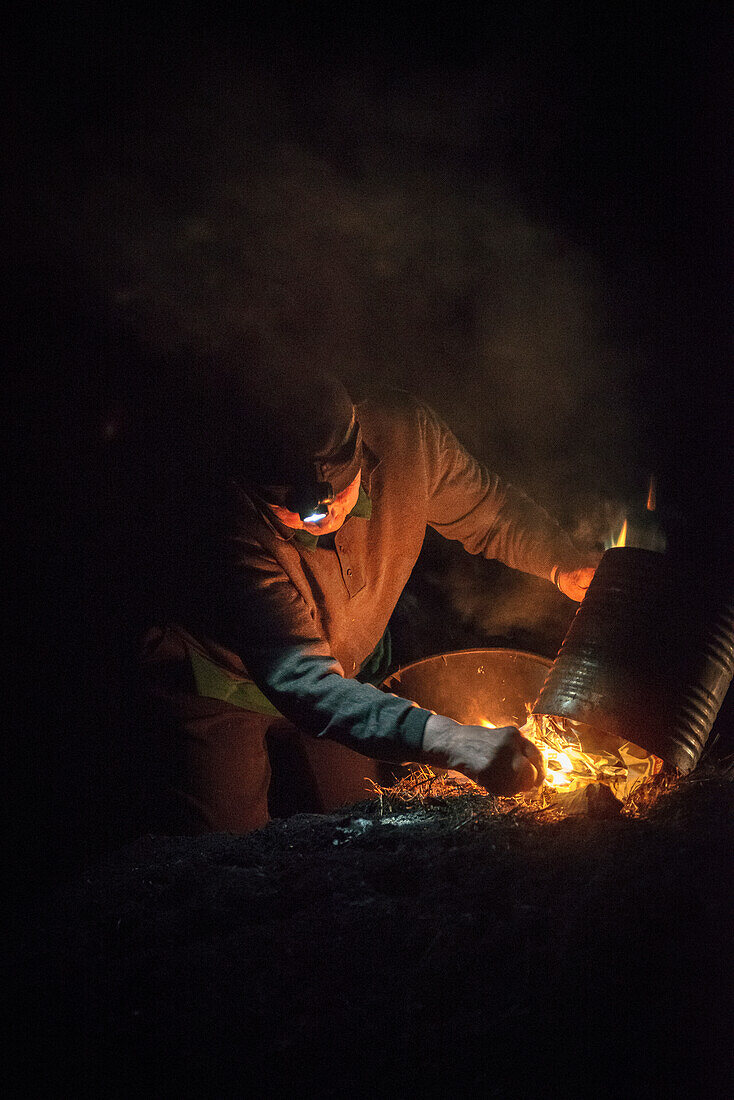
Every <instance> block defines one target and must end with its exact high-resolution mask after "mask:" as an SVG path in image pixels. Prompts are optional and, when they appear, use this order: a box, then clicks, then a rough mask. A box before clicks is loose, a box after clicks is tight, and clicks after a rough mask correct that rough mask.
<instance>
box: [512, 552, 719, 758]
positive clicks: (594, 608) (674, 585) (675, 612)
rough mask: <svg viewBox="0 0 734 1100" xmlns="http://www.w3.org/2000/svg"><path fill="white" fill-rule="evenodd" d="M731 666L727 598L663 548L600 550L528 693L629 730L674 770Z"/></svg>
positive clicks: (692, 753) (693, 743) (700, 733)
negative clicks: (558, 641) (544, 669)
mask: <svg viewBox="0 0 734 1100" xmlns="http://www.w3.org/2000/svg"><path fill="white" fill-rule="evenodd" d="M733 674H734V601H732V600H731V598H726V597H725V596H722V594H721V593H720V592H710V591H707V590H706V588H705V586H696V585H693V584H692V583H691V579H690V577H687V576H685V575H682V574H681V572H680V571H679V569H678V567H677V566H676V564H675V562H673V561H671V560H670V559H668V558H667V557H666V556H665V555H663V554H657V553H655V552H653V551H649V550H640V549H637V548H615V549H612V550H608V551H607V552H606V554H605V555H604V557H603V558H602V560H601V563H600V564H599V567H598V569H597V571H596V575H595V577H594V579H593V581H592V583H591V585H590V587H589V590H588V593H587V595H586V598H585V600H584V601H583V603H582V604H581V605H580V606H579V609H578V611H577V613H576V615H575V617H574V619H573V621H572V623H571V626H570V628H569V630H568V633H567V635H566V637H565V639H564V641H563V645H562V646H561V649H560V651H559V653H558V656H557V658H556V660H555V662H554V663H553V665H552V668H551V670H550V672H549V674H548V677H547V679H546V681H545V683H544V684H543V686H542V689H541V691H540V693H539V696H538V699H537V700H536V702H535V705H534V707H533V710H534V711H535V713H537V714H553V715H559V716H562V717H566V718H573V719H574V720H575V721H578V722H583V723H585V724H587V725H589V726H592V727H594V728H596V729H598V730H600V731H603V732H605V733H612V734H616V735H617V736H619V737H623V738H625V739H629V740H631V741H633V742H635V743H636V744H638V745H641V746H642V747H643V748H646V749H647V750H648V751H650V752H653V753H655V755H656V756H659V757H660V758H661V759H662V760H664V761H665V763H666V764H669V765H673V766H674V767H676V768H678V769H680V771H681V772H683V773H687V772H689V771H691V770H692V769H693V768H694V767H695V765H696V763H697V762H698V759H699V757H700V755H701V752H702V751H703V748H704V745H705V744H706V741H707V739H708V736H709V733H710V732H711V727H712V725H713V723H714V720H715V718H716V715H717V714H718V712H719V709H720V707H721V704H722V702H723V699H724V696H725V694H726V691H727V689H728V687H729V684H730V682H731V679H732V675H733Z"/></svg>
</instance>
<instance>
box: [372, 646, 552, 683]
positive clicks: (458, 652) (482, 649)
mask: <svg viewBox="0 0 734 1100" xmlns="http://www.w3.org/2000/svg"><path fill="white" fill-rule="evenodd" d="M472 653H509V654H511V655H512V656H513V657H532V658H533V660H535V661H539V662H540V663H541V664H543V665H545V667H546V668H552V667H553V660H552V659H551V658H550V657H543V656H542V654H540V653H532V652H531V651H530V650H529V649H513V648H512V647H510V646H476V647H474V648H472V649H452V650H450V651H449V652H447V653H433V654H431V656H429V657H420V658H419V659H418V660H417V661H410V663H409V664H407V665H401V666H400V668H397V669H395V671H394V672H391V673H389V675H387V676H386V677H385V679H384V680H383V681H382V686H383V687H384V685H385V684H386V683H387V682H388V680H392V679H393V677H396V676H401V675H402V674H403V673H404V672H407V671H408V669H412V668H417V667H418V666H419V665H423V664H426V663H427V662H428V661H435V660H438V658H440V657H444V658H446V657H466V656H468V655H469V654H472Z"/></svg>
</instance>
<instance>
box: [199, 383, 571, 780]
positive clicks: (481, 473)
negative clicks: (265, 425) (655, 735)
mask: <svg viewBox="0 0 734 1100" xmlns="http://www.w3.org/2000/svg"><path fill="white" fill-rule="evenodd" d="M357 415H358V418H359V422H360V424H361V426H362V433H363V439H364V443H365V455H364V462H363V467H362V482H363V485H364V487H365V489H366V490H367V493H368V494H369V497H370V499H371V502H372V513H371V516H370V517H369V518H368V519H365V518H357V517H356V516H352V517H350V518H349V519H348V520H347V521H346V523H345V524H344V526H343V527H342V528H341V530H340V531H338V532H337V534H336V536H335V538H334V540H333V547H330V548H327V546H325V545H323V540H320V543H319V545H318V546H317V547H316V549H308V548H307V547H305V546H304V545H302V544H301V543H300V542H299V540H298V539H297V538H296V537H295V533H294V532H293V531H292V530H290V529H288V528H286V527H284V526H282V525H281V524H280V523H278V521H277V520H275V519H274V517H272V514H270V513H267V512H266V511H264V510H263V509H262V508H261V507H259V506H258V504H257V503H256V502H255V501H254V500H253V499H252V497H251V496H250V495H248V493H247V491H246V489H245V488H244V487H243V486H242V485H239V484H237V483H233V484H232V485H230V490H229V499H228V504H227V506H226V507H227V510H228V512H227V514H226V515H225V516H224V517H223V518H224V520H225V522H224V525H223V528H222V537H221V538H220V539H219V540H218V549H217V550H216V551H215V556H214V557H213V558H212V557H209V559H208V561H207V562H206V563H205V564H202V565H201V567H200V569H201V570H203V571H204V572H206V573H207V574H208V578H207V582H206V583H204V584H203V588H202V591H204V590H205V591H206V592H207V593H209V595H208V597H207V600H206V601H205V602H206V605H207V606H206V609H205V611H204V613H203V614H200V615H199V616H198V617H197V621H196V622H195V621H194V619H193V618H192V620H191V621H189V622H186V621H185V618H184V619H183V621H180V626H182V627H184V628H185V631H186V636H187V637H188V638H189V641H190V643H191V644H193V645H194V646H195V647H196V649H198V650H199V651H200V652H201V653H203V654H205V655H206V656H207V657H208V658H209V659H210V660H211V661H213V662H214V663H215V664H217V665H218V666H220V667H221V668H223V669H225V670H227V671H229V672H230V673H232V674H234V675H239V676H241V677H242V676H244V677H245V678H248V677H251V678H252V680H253V681H254V683H255V684H256V685H257V686H258V687H259V688H260V689H261V691H262V692H263V693H264V695H265V696H266V697H267V699H268V700H270V702H271V703H272V704H273V705H274V706H275V707H276V708H277V710H278V711H279V712H280V713H281V714H283V715H285V716H286V717H287V718H289V719H290V720H291V721H292V722H294V723H295V724H296V725H297V726H299V727H300V728H302V729H304V730H306V731H307V732H310V733H312V734H314V735H316V736H323V737H327V738H331V739H333V740H336V741H340V742H342V743H343V744H346V745H348V746H349V747H350V748H353V749H357V751H359V752H362V753H364V754H366V755H369V756H374V757H377V758H381V759H386V760H407V759H410V756H411V752H412V751H414V750H415V749H417V748H419V747H420V746H421V743H422V737H423V729H424V726H425V723H426V719H427V718H428V715H429V712H428V711H426V710H422V709H421V708H419V707H417V706H415V705H413V704H410V703H407V702H406V701H405V700H402V699H398V698H397V697H396V696H393V695H389V694H386V693H384V692H381V691H380V690H378V689H377V688H375V687H373V686H371V685H370V684H363V683H360V682H358V681H357V680H355V679H354V677H355V676H356V675H357V673H358V672H359V669H360V667H361V665H362V664H363V662H364V661H365V660H366V658H367V657H368V656H369V655H370V654H371V653H372V651H373V650H374V649H375V646H376V645H377V643H378V642H379V640H380V638H381V637H382V635H383V633H384V631H385V628H386V626H387V623H388V619H389V618H390V615H391V614H392V611H393V610H394V608H395V605H396V603H397V601H398V598H399V596H400V594H401V592H402V591H403V588H404V586H405V584H406V582H407V580H408V578H409V576H410V573H411V571H412V569H413V567H414V565H415V563H416V560H417V558H418V555H419V553H420V550H421V546H422V544H423V539H424V536H425V533H426V526H427V525H430V526H431V527H433V528H434V529H435V530H436V531H438V532H439V534H441V535H443V536H444V537H445V538H450V539H457V540H459V541H460V542H461V543H462V544H463V546H464V547H465V548H466V550H468V551H469V553H471V554H482V555H483V556H484V557H486V558H497V559H499V560H500V561H502V562H504V563H505V564H506V565H509V566H511V567H512V568H515V569H521V570H523V571H525V572H528V573H534V574H535V575H536V576H538V577H544V578H548V579H550V577H551V574H552V572H553V570H554V568H555V567H557V566H560V567H562V568H568V569H570V568H575V567H578V566H579V565H580V564H582V556H581V554H580V553H579V551H578V550H577V549H576V548H575V547H574V546H573V544H572V543H571V542H570V540H569V538H568V537H567V536H566V535H565V534H564V532H563V531H562V530H561V528H560V527H559V526H558V524H557V523H556V522H555V521H554V520H552V519H551V517H550V516H549V515H548V514H547V513H546V512H545V511H544V510H543V509H542V508H540V507H539V506H538V505H536V504H534V503H533V502H532V501H530V500H529V499H528V498H527V497H526V496H525V495H524V494H522V493H521V492H519V491H518V490H517V489H514V488H513V487H512V486H510V485H507V484H504V483H503V482H501V481H500V479H499V478H498V477H496V476H495V475H493V474H490V473H489V471H488V470H487V469H486V468H485V467H484V466H483V465H481V464H480V463H479V462H477V461H476V460H475V459H474V458H472V457H471V455H469V454H468V453H467V451H466V450H465V449H464V448H463V447H462V446H461V444H460V443H459V442H458V441H457V439H456V438H455V436H454V435H453V434H452V432H451V431H450V430H449V429H448V428H447V427H446V425H445V424H444V423H443V422H442V421H441V420H440V419H439V417H438V416H437V415H436V414H435V413H434V412H433V411H432V410H431V409H429V408H428V407H427V406H425V405H423V404H421V403H420V402H419V401H417V400H416V399H414V398H412V397H410V396H408V395H407V394H404V393H401V392H395V391H392V392H389V393H387V394H382V395H381V396H379V397H374V398H370V399H368V400H365V401H364V402H362V403H361V404H359V405H358V406H357ZM199 575H200V576H202V575H203V574H202V573H201V572H200V574H199ZM212 580H215V582H216V583H214V584H212V583H211V582H212ZM193 583H194V584H195V583H196V582H193Z"/></svg>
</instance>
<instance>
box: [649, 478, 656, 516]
mask: <svg viewBox="0 0 734 1100" xmlns="http://www.w3.org/2000/svg"><path fill="white" fill-rule="evenodd" d="M655 488H656V486H655V474H650V485H649V487H648V490H647V510H648V512H654V511H655V506H656V503H657V501H656V495H657V494H656V492H655Z"/></svg>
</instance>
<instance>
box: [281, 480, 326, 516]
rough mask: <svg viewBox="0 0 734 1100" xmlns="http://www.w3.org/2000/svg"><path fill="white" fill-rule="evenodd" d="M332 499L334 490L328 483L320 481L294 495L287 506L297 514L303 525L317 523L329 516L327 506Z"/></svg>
mask: <svg viewBox="0 0 734 1100" xmlns="http://www.w3.org/2000/svg"><path fill="white" fill-rule="evenodd" d="M333 499H334V490H333V489H332V487H331V485H330V484H329V482H328V481H321V482H319V484H318V485H312V486H310V487H309V488H308V489H304V490H302V491H301V492H300V493H297V494H295V495H294V498H293V500H292V502H291V504H290V505H289V507H290V509H291V511H292V512H297V513H298V515H299V516H300V517H301V520H302V522H303V523H319V521H320V520H322V519H326V517H327V516H328V514H329V505H330V504H331V502H332V501H333Z"/></svg>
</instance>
